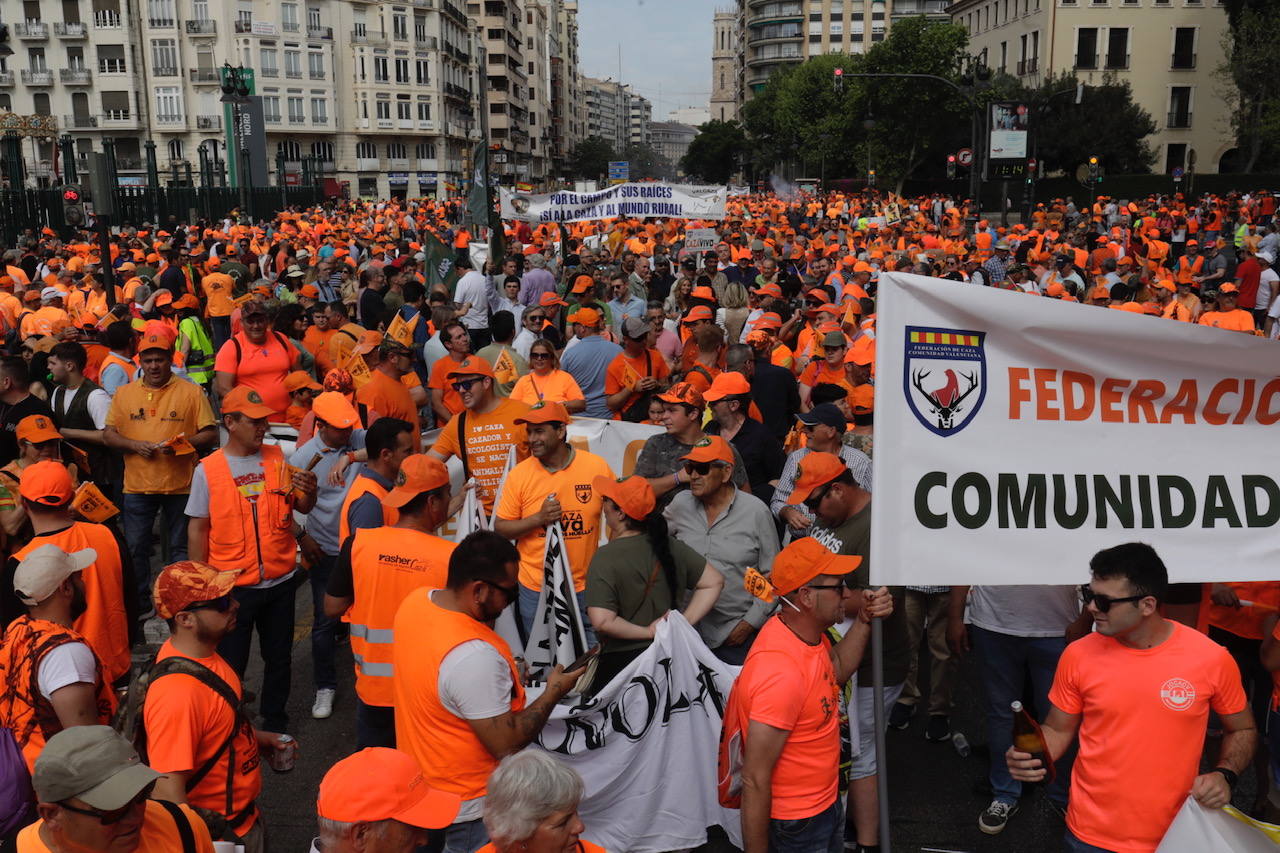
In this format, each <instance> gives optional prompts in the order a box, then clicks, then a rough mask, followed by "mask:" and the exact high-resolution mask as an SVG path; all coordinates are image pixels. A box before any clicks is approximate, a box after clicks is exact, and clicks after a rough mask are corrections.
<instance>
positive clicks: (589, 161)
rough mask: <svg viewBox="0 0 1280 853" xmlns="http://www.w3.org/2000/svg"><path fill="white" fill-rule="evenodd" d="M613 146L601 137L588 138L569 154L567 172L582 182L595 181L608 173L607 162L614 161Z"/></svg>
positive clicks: (615, 156)
mask: <svg viewBox="0 0 1280 853" xmlns="http://www.w3.org/2000/svg"><path fill="white" fill-rule="evenodd" d="M616 159H617V154H616V153H615V152H614V150H613V146H612V145H610V144H609V142H608V140H606V139H605V138H604V137H602V136H588V137H587V138H586V139H584V140H582V141H581V142H579V143H578V144H577V145H575V146H574V148H573V152H572V153H570V154H569V171H570V172H571V173H572V174H573V175H574V176H575V177H577V178H579V179H581V180H584V181H595V180H599V179H600V178H602V177H604V175H605V174H606V173H608V171H609V161H610V160H616Z"/></svg>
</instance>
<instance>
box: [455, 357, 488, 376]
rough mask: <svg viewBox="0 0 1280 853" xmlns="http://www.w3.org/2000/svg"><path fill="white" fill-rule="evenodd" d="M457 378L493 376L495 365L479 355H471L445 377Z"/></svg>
mask: <svg viewBox="0 0 1280 853" xmlns="http://www.w3.org/2000/svg"><path fill="white" fill-rule="evenodd" d="M455 376H490V377H491V376H493V365H491V364H489V362H488V361H487V360H485V359H483V358H481V357H480V356H478V355H469V356H467V357H466V358H464V359H463V360H462V361H460V362H458V363H457V364H456V365H454V366H453V367H451V368H449V372H448V373H447V374H446V375H445V378H446V379H452V378H453V377H455Z"/></svg>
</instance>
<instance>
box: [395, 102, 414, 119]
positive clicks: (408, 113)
mask: <svg viewBox="0 0 1280 853" xmlns="http://www.w3.org/2000/svg"><path fill="white" fill-rule="evenodd" d="M396 118H398V119H401V120H403V121H411V120H412V119H413V104H411V103H410V102H409V101H408V100H404V101H396Z"/></svg>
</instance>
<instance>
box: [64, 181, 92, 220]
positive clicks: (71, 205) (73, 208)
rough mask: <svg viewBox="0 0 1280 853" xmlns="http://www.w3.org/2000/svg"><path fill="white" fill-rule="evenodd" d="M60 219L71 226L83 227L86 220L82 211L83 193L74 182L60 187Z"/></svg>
mask: <svg viewBox="0 0 1280 853" xmlns="http://www.w3.org/2000/svg"><path fill="white" fill-rule="evenodd" d="M62 221H63V222H65V223H66V224H67V225H69V226H71V227H72V228H83V227H84V226H85V223H86V222H87V221H88V217H87V216H85V212H84V193H82V192H81V191H80V187H79V186H77V185H75V184H67V185H66V186H64V187H63V188H62Z"/></svg>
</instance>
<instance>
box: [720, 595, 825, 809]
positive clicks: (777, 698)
mask: <svg viewBox="0 0 1280 853" xmlns="http://www.w3.org/2000/svg"><path fill="white" fill-rule="evenodd" d="M733 692H734V693H736V694H738V696H737V698H738V699H739V700H740V704H739V705H738V708H739V713H740V714H741V715H742V718H741V726H742V731H743V736H744V738H746V737H749V736H750V735H749V734H748V728H749V725H750V722H757V723H763V724H764V725H766V726H772V727H774V728H775V729H783V730H785V731H787V732H790V734H789V735H787V742H786V745H785V746H783V748H782V754H781V755H780V756H778V763H777V764H776V765H774V768H773V788H772V795H773V799H772V804H771V807H770V811H769V817H771V818H773V819H775V820H797V819H800V818H806V817H813V816H814V815H816V814H819V813H820V812H822V811H823V810H824V809H826V808H827V807H828V806H830V805H831V804H832V803H833V802H835V799H836V794H837V793H838V790H839V779H838V775H839V766H840V686H839V685H838V684H836V675H835V670H834V669H833V667H832V664H831V641H830V640H828V639H827V638H826V637H825V636H824V637H823V638H822V640H821V642H819V643H818V645H816V646H810V645H808V644H807V643H805V642H804V641H803V640H801V639H800V638H799V637H797V636H796V635H795V633H794V632H793V631H792V630H791V629H790V628H788V627H787V626H786V625H785V624H783V622H782V620H781V619H778V618H777V617H774V618H772V619H770V620H769V621H768V622H765V624H764V627H762V628H761V629H760V633H759V634H758V635H757V636H756V641H755V643H754V644H753V645H752V646H751V651H750V652H749V653H748V654H747V660H746V663H744V664H743V666H742V672H741V673H739V674H738V680H737V681H736V682H734V685H733ZM744 748H745V744H744Z"/></svg>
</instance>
